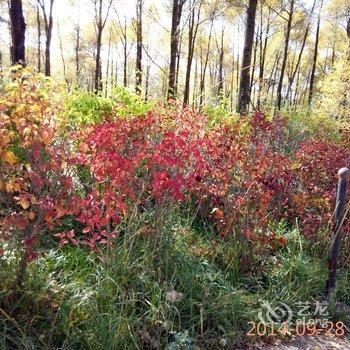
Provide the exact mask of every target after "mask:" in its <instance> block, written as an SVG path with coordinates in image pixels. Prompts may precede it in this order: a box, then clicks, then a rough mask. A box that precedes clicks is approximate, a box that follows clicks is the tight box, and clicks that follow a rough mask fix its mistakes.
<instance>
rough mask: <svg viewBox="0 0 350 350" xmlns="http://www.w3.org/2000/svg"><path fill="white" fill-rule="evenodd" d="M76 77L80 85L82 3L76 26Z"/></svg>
mask: <svg viewBox="0 0 350 350" xmlns="http://www.w3.org/2000/svg"><path fill="white" fill-rule="evenodd" d="M75 33H76V37H75V48H74V51H75V77H76V81H77V84H78V85H79V76H80V62H79V52H80V1H79V5H78V23H77V24H76V26H75Z"/></svg>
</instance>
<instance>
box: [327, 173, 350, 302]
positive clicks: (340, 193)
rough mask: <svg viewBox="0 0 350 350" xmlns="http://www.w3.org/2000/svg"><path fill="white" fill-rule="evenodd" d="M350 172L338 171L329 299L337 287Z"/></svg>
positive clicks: (328, 288)
mask: <svg viewBox="0 0 350 350" xmlns="http://www.w3.org/2000/svg"><path fill="white" fill-rule="evenodd" d="M349 174H350V171H349V169H348V168H341V169H339V171H338V177H339V182H338V190H337V199H336V206H335V211H334V222H335V225H334V235H333V242H332V246H331V251H330V256H329V260H328V268H329V275H328V280H327V282H326V296H327V298H329V297H330V296H331V293H332V290H333V288H334V287H335V281H336V276H337V262H338V255H339V250H340V242H341V237H340V232H341V227H342V224H343V220H344V208H345V199H346V186H347V177H348V176H349Z"/></svg>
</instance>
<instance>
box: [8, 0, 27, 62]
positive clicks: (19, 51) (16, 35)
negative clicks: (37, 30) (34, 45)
mask: <svg viewBox="0 0 350 350" xmlns="http://www.w3.org/2000/svg"><path fill="white" fill-rule="evenodd" d="M9 4H10V9H9V10H10V23H11V37H12V46H11V62H12V64H16V63H22V64H25V30H26V24H25V22H24V17H23V8H22V0H10V3H9Z"/></svg>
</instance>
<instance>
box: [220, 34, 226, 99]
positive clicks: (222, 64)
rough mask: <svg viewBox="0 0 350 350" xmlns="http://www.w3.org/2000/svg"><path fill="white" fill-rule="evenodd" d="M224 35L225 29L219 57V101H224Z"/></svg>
mask: <svg viewBox="0 0 350 350" xmlns="http://www.w3.org/2000/svg"><path fill="white" fill-rule="evenodd" d="M224 34H225V28H224V27H222V31H221V44H220V55H219V72H218V99H219V101H221V100H222V97H223V92H224Z"/></svg>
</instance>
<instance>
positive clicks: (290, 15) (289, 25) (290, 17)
mask: <svg viewBox="0 0 350 350" xmlns="http://www.w3.org/2000/svg"><path fill="white" fill-rule="evenodd" d="M294 3H295V0H290V8H289V13H288V20H287V29H286V39H285V41H284V52H283V60H282V66H281V74H280V78H279V81H278V86H277V108H278V109H281V106H282V87H283V79H284V73H285V70H286V65H287V59H288V46H289V38H290V32H291V29H292V20H293V14H294Z"/></svg>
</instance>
